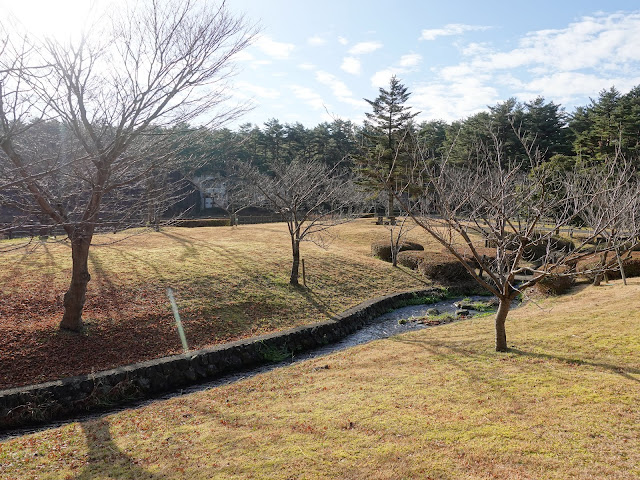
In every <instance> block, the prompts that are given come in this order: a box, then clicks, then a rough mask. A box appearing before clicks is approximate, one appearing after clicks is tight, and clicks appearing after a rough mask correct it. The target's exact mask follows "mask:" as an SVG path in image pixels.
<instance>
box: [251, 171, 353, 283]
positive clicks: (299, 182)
mask: <svg viewBox="0 0 640 480" xmlns="http://www.w3.org/2000/svg"><path fill="white" fill-rule="evenodd" d="M270 167H271V172H270V173H261V172H259V171H258V170H257V169H250V170H247V172H246V176H247V178H249V179H250V180H251V181H252V182H253V183H254V184H255V185H256V187H257V189H258V191H259V192H260V194H261V195H262V197H263V201H264V203H265V204H266V205H267V206H268V207H269V208H271V209H273V210H274V211H276V212H277V213H278V214H279V215H280V216H281V217H282V219H283V220H284V221H285V222H287V226H288V228H289V235H290V237H291V251H292V255H293V263H292V265H291V276H290V279H289V283H290V284H291V285H295V286H297V285H298V284H299V281H298V278H299V268H300V243H301V242H302V241H305V240H309V241H312V242H314V243H316V244H317V245H320V246H324V245H325V244H326V241H327V233H328V229H329V228H331V227H333V226H334V225H337V224H339V223H343V222H345V221H348V220H350V219H352V218H354V214H355V213H357V212H359V207H360V201H359V198H361V197H362V195H361V194H359V193H358V192H357V190H356V188H355V185H354V183H353V181H352V179H351V177H350V176H349V175H348V174H346V172H343V171H341V169H340V164H337V165H335V166H334V167H332V168H330V167H328V166H327V165H326V164H324V163H323V162H321V161H319V160H315V159H306V160H302V159H300V160H294V161H293V162H291V163H289V164H287V163H284V162H279V163H274V164H272V165H270Z"/></svg>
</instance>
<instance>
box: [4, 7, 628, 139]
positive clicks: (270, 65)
mask: <svg viewBox="0 0 640 480" xmlns="http://www.w3.org/2000/svg"><path fill="white" fill-rule="evenodd" d="M120 1H123V0H20V1H15V0H0V11H2V12H3V14H4V15H5V18H6V16H7V12H9V11H12V12H13V13H14V14H15V16H16V17H17V18H19V19H20V20H21V21H22V22H23V23H24V24H25V25H26V26H27V27H28V28H29V29H31V30H32V31H38V32H41V33H47V34H51V35H54V36H55V35H62V36H65V35H69V34H70V33H72V32H73V30H74V29H77V28H80V27H79V26H80V25H81V24H82V17H83V15H84V14H86V11H87V10H88V9H89V8H90V6H91V5H98V6H103V7H104V6H105V5H109V4H111V5H116V7H111V8H117V4H118V2H120ZM202 1H207V0H202ZM227 5H228V6H229V8H230V9H231V10H232V11H235V12H238V13H241V12H243V13H245V14H246V16H247V18H248V19H249V21H252V22H257V23H259V24H260V25H261V27H262V31H261V34H260V36H259V37H258V38H257V39H256V41H255V42H254V44H253V45H252V46H251V47H249V48H248V49H246V50H245V51H243V52H242V53H241V54H240V55H238V57H237V59H236V60H237V62H236V63H237V67H239V68H238V70H239V73H238V75H237V76H236V77H235V78H234V79H233V91H232V94H233V97H234V98H235V100H237V101H240V102H246V101H249V102H252V103H253V105H254V107H255V108H254V109H253V110H252V111H251V112H250V113H248V114H247V115H245V116H244V117H242V118H241V119H240V120H239V121H238V122H236V123H235V124H232V125H230V126H231V127H235V126H237V125H238V124H240V123H245V122H251V123H254V124H257V125H262V124H263V123H264V122H265V121H267V120H269V119H271V118H277V119H278V120H280V121H281V122H282V123H294V122H301V123H303V124H304V125H306V126H307V127H313V126H315V125H317V124H318V123H320V122H324V121H330V120H332V119H333V118H342V119H349V120H353V121H355V122H357V123H360V122H361V121H362V120H363V118H364V112H366V111H368V110H369V106H368V105H367V104H366V102H364V100H363V98H368V99H374V98H375V97H376V96H377V95H378V88H379V87H383V86H386V85H388V82H389V78H390V76H391V75H393V74H395V75H397V76H398V78H400V79H401V81H402V82H403V83H404V84H405V85H406V86H407V87H408V88H409V91H410V92H412V96H411V98H410V100H409V103H410V104H411V105H412V106H413V107H414V108H415V110H417V111H420V112H422V113H421V114H420V116H419V117H418V118H419V120H436V119H442V120H446V121H449V122H450V121H453V120H457V119H461V118H464V117H467V116H469V115H472V114H474V113H476V112H478V111H482V110H485V109H486V108H487V105H494V104H496V103H497V102H500V101H503V100H506V99H507V98H509V97H512V96H513V97H516V98H518V99H519V100H521V101H529V100H532V99H534V98H535V97H536V96H539V95H541V96H543V97H544V98H545V99H547V100H552V101H554V102H556V103H560V104H562V105H563V106H565V107H566V109H567V111H568V112H572V111H573V109H574V107H575V106H579V105H586V104H587V103H588V102H589V97H596V96H597V95H598V92H599V91H600V90H602V89H605V88H610V87H611V86H614V85H615V87H616V88H618V90H620V91H621V92H623V93H624V92H627V91H628V90H630V89H631V88H632V87H633V86H635V85H639V84H640V2H637V1H629V0H626V1H621V0H608V1H606V2H604V1H592V0H579V1H573V0H555V1H549V0H537V1H529V2H513V1H497V0H484V1H482V2H480V1H455V0H454V1H448V2H447V1H445V0H438V1H432V0H422V1H419V0H411V1H407V0H405V1H399V2H390V1H380V0H313V1H312V0H227Z"/></svg>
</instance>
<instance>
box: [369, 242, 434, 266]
mask: <svg viewBox="0 0 640 480" xmlns="http://www.w3.org/2000/svg"><path fill="white" fill-rule="evenodd" d="M406 250H424V247H423V246H422V245H420V244H419V243H416V242H404V243H403V244H402V246H401V247H400V251H401V252H404V251H406ZM371 255H373V256H374V257H378V258H379V259H380V260H384V261H385V262H390V261H391V242H390V241H389V240H378V241H377V242H373V243H372V244H371Z"/></svg>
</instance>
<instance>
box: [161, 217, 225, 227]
mask: <svg viewBox="0 0 640 480" xmlns="http://www.w3.org/2000/svg"><path fill="white" fill-rule="evenodd" d="M173 225H174V226H176V227H186V228H196V227H228V226H229V225H231V222H230V221H229V219H228V218H188V219H183V220H176V221H175V222H174V223H173Z"/></svg>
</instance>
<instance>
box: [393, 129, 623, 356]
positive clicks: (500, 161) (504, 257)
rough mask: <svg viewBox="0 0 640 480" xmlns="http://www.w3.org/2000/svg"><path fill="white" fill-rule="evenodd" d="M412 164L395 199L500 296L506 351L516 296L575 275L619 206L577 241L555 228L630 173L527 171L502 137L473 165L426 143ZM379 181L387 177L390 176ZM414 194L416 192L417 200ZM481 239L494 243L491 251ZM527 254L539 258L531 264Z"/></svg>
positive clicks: (533, 157)
mask: <svg viewBox="0 0 640 480" xmlns="http://www.w3.org/2000/svg"><path fill="white" fill-rule="evenodd" d="M527 152H528V155H529V158H528V165H532V166H534V167H536V166H539V165H540V164H541V156H540V155H539V152H535V151H532V150H531V149H528V150H527ZM413 166H414V171H413V176H412V178H411V181H410V182H408V183H407V184H406V185H405V189H404V191H403V192H400V193H396V199H397V200H398V202H399V203H400V204H402V205H403V207H404V208H405V209H406V210H407V211H408V212H409V214H410V215H411V217H412V218H413V220H414V221H415V222H416V224H417V225H418V226H419V227H421V228H422V229H423V230H424V231H426V232H427V233H429V234H430V235H431V236H432V237H433V238H434V239H435V240H437V241H438V242H439V243H440V244H441V245H442V246H444V247H445V248H446V250H448V251H449V252H450V253H451V254H452V255H454V256H455V257H456V258H457V259H458V260H459V261H460V262H461V263H462V265H463V266H464V267H465V269H466V270H467V271H468V272H469V273H470V274H471V276H472V277H473V278H474V279H475V281H476V282H477V283H478V284H479V285H481V286H482V287H484V288H485V289H486V290H488V291H489V292H491V293H492V294H494V295H495V296H496V297H497V298H498V300H499V306H498V311H497V313H496V316H495V348H496V351H499V352H504V351H507V350H508V345H507V336H506V328H505V321H506V319H507V315H508V313H509V310H510V308H511V305H512V302H513V300H514V299H515V298H516V296H517V295H518V294H520V293H521V292H523V291H525V290H526V289H527V288H529V287H531V286H533V285H535V284H536V283H538V282H540V281H542V280H543V279H545V278H547V277H550V276H553V277H558V276H575V275H576V272H575V269H574V266H575V264H576V263H577V262H578V260H580V259H582V258H585V257H586V256H588V255H592V254H593V249H591V250H589V251H585V247H586V246H587V245H588V244H590V243H591V242H592V241H593V240H594V239H595V238H596V237H598V236H599V235H600V234H601V233H602V232H603V231H604V230H605V229H606V228H610V227H611V226H612V222H613V221H614V220H615V219H617V218H618V214H617V213H614V212H613V211H611V212H610V213H611V215H610V216H609V217H607V218H608V219H607V220H603V221H602V222H600V223H594V224H593V225H592V226H591V227H592V228H591V230H590V231H589V233H588V234H587V235H586V236H585V237H583V239H582V242H581V244H580V245H577V247H576V248H574V246H573V245H571V244H570V243H568V242H563V241H562V239H560V238H558V237H556V235H555V234H556V232H559V231H560V230H561V229H563V228H566V227H568V226H570V225H571V224H572V223H573V222H574V221H575V220H576V219H577V218H579V215H580V214H581V213H583V212H584V211H585V209H586V208H587V206H588V205H589V204H590V202H591V201H592V199H593V198H596V197H597V196H598V195H602V193H603V192H605V191H609V190H618V191H622V190H623V189H624V188H625V183H624V182H623V181H622V178H623V177H619V178H618V177H616V175H615V170H614V169H613V168H610V169H609V170H607V172H609V174H608V175H605V176H604V177H599V178H593V177H591V176H590V175H589V174H588V173H587V174H585V172H576V173H574V174H573V175H571V176H563V175H561V174H558V173H556V172H553V171H549V170H548V169H545V168H533V169H532V170H530V171H525V170H524V165H523V164H521V163H514V162H513V161H511V160H510V159H508V158H504V156H503V153H502V147H501V145H500V143H499V142H498V141H497V139H495V143H494V144H493V145H489V146H487V145H485V146H483V148H481V150H480V151H478V152H477V155H476V157H475V159H472V160H471V161H470V163H469V164H468V165H467V166H456V165H452V164H450V163H449V162H448V159H447V158H444V159H441V160H440V161H439V162H434V159H433V158H429V157H428V156H427V155H424V154H423V153H422V152H421V151H420V150H416V151H415V153H414V165H413ZM380 181H381V184H383V185H385V183H386V179H385V178H381V179H380ZM390 191H393V190H390ZM410 198H414V199H416V203H415V204H414V205H413V206H412V205H411V204H410V202H409V199H410ZM627 206H629V205H627ZM616 208H617V209H618V210H616V211H618V212H619V211H622V210H624V208H620V207H616ZM481 242H484V243H485V245H486V246H487V247H489V248H491V249H492V250H493V252H492V254H491V255H487V251H486V249H485V248H484V246H483V245H482V244H481ZM611 248H612V246H611V245H601V246H598V247H596V249H597V250H598V251H604V250H606V249H611ZM528 261H529V262H530V261H534V262H535V264H533V265H527V264H526V263H527V262H528ZM483 271H484V272H485V273H486V276H484V275H482V273H481V272H483Z"/></svg>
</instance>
